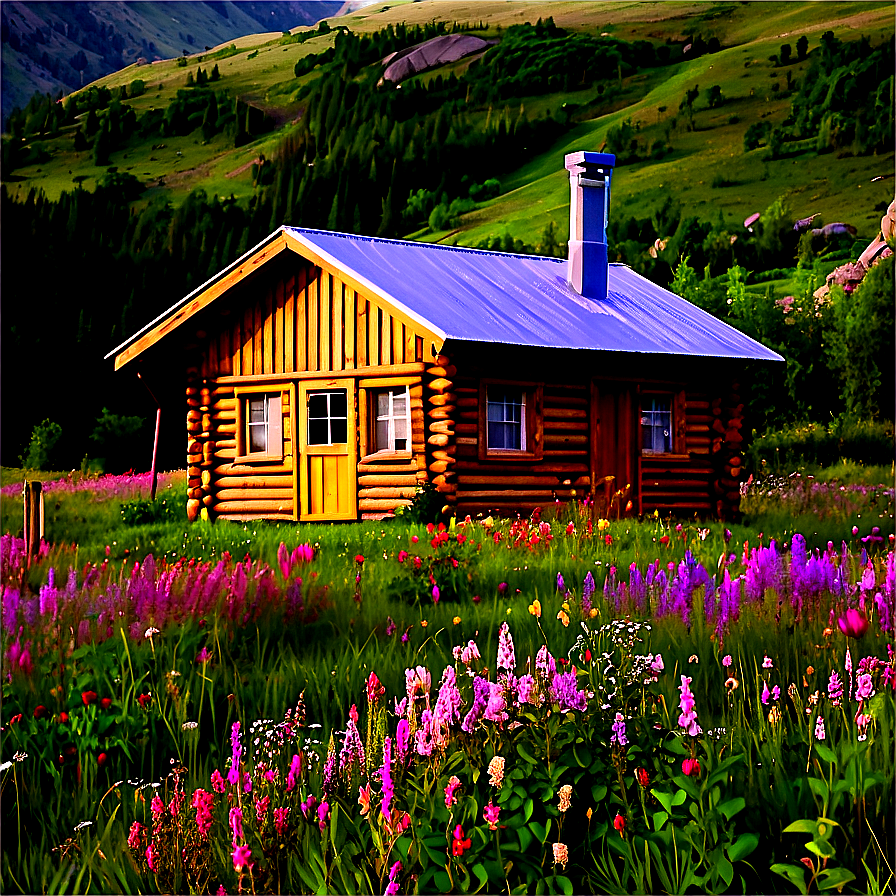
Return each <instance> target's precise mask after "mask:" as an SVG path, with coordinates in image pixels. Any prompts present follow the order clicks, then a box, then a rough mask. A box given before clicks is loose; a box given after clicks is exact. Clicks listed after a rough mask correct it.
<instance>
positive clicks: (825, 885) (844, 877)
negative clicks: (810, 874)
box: [815, 868, 856, 890]
mask: <svg viewBox="0 0 896 896" xmlns="http://www.w3.org/2000/svg"><path fill="white" fill-rule="evenodd" d="M855 879H856V876H855V875H854V874H853V873H852V871H848V870H847V869H846V868H826V869H825V870H824V871H822V872H821V873H820V874H819V875H818V877H816V878H815V884H816V886H817V887H818V889H819V890H834V889H837V890H839V889H841V887H843V886H844V885H845V884H848V883H849V882H850V881H851V880H855Z"/></svg>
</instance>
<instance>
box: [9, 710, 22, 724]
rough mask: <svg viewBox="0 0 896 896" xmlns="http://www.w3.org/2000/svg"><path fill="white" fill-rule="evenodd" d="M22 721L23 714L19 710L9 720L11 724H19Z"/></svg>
mask: <svg viewBox="0 0 896 896" xmlns="http://www.w3.org/2000/svg"><path fill="white" fill-rule="evenodd" d="M21 721H22V714H21V713H20V712H18V713H16V714H15V715H14V716H13V717H12V718H11V719H10V720H9V724H10V725H17V724H18V723H19V722H21Z"/></svg>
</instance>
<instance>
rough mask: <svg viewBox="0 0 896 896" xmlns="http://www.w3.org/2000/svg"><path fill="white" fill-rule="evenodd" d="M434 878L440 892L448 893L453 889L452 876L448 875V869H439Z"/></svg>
mask: <svg viewBox="0 0 896 896" xmlns="http://www.w3.org/2000/svg"><path fill="white" fill-rule="evenodd" d="M434 880H435V885H436V889H437V890H438V891H439V892H440V893H448V892H450V891H451V878H450V877H448V872H447V871H437V872H436V875H435V878H434Z"/></svg>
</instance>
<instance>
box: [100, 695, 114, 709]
mask: <svg viewBox="0 0 896 896" xmlns="http://www.w3.org/2000/svg"><path fill="white" fill-rule="evenodd" d="M100 706H102V707H103V709H110V708H111V707H112V698H111V697H103V699H102V700H100Z"/></svg>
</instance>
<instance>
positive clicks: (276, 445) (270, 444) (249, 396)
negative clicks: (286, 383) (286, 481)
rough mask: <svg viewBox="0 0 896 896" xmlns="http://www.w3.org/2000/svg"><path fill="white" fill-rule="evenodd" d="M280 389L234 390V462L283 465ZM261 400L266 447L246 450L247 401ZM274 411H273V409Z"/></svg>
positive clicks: (281, 397) (281, 398)
mask: <svg viewBox="0 0 896 896" xmlns="http://www.w3.org/2000/svg"><path fill="white" fill-rule="evenodd" d="M283 394H284V390H283V389H272V388H271V387H270V386H261V385H259V386H241V387H237V388H236V389H234V398H235V400H236V432H235V436H236V439H235V441H236V456H235V457H234V459H233V462H234V463H282V462H283V457H284V433H283V429H284V427H283ZM259 397H262V398H264V399H265V412H266V414H267V417H268V420H267V421H266V426H265V430H266V433H267V440H266V441H267V448H266V450H264V451H249V441H250V440H249V402H250V401H252V400H254V399H257V398H259ZM274 408H276V412H273V409H274Z"/></svg>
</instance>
